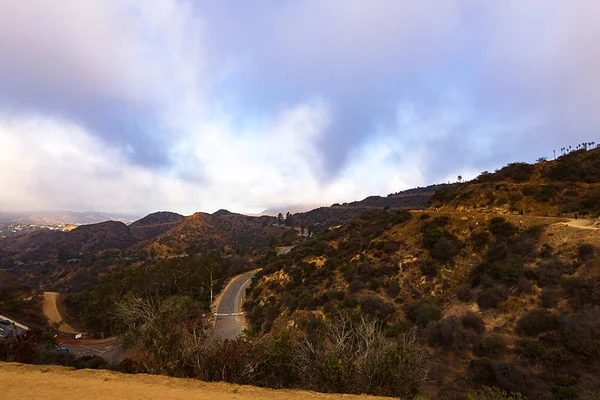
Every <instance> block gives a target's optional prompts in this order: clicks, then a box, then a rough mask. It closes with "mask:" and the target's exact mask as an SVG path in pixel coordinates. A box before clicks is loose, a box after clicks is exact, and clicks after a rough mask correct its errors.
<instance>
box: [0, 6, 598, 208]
mask: <svg viewBox="0 0 600 400" xmlns="http://www.w3.org/2000/svg"><path fill="white" fill-rule="evenodd" d="M599 12H600V7H599V6H598V3H597V1H595V0H589V1H586V0H569V1H563V0H540V1H534V0H531V1H523V0H514V1H511V0H507V1H502V2H492V1H481V2H477V1H471V0H464V1H459V0H456V1H454V0H447V1H434V0H431V1H418V2H417V1H413V0H389V1H387V0H376V1H365V0H295V1H292V0H285V1H284V0H273V1H261V0H253V1H236V2H232V1H186V0H86V1H81V0H0V188H1V195H0V210H3V211H17V210H34V209H37V210H44V209H67V210H73V211H84V210H95V211H121V212H135V213H139V214H143V213H145V212H150V211H156V210H171V211H177V212H180V213H185V214H189V213H192V212H194V211H208V212H212V211H215V210H217V209H219V208H227V209H229V210H232V211H238V212H247V213H255V212H260V211H262V210H263V209H265V208H268V207H276V206H281V205H291V204H331V203H334V202H344V201H352V200H356V199H361V198H364V197H366V196H368V195H373V194H380V195H386V194H388V193H390V192H396V191H399V190H401V189H407V188H410V187H415V186H419V185H426V184H431V183H436V182H444V181H448V180H453V181H454V180H455V179H456V176H457V175H459V174H461V175H462V176H464V177H468V178H470V177H474V176H476V175H477V174H478V172H480V171H482V170H494V169H496V168H498V167H500V166H502V165H504V164H506V163H508V162H512V161H533V160H535V159H537V158H538V157H542V156H546V157H551V156H552V150H553V149H559V148H560V147H562V146H564V145H569V144H576V143H579V142H581V141H592V140H596V141H598V132H599V131H600V113H599V112H598V111H597V108H598V105H599V104H600V24H598V23H597V16H598V13H599Z"/></svg>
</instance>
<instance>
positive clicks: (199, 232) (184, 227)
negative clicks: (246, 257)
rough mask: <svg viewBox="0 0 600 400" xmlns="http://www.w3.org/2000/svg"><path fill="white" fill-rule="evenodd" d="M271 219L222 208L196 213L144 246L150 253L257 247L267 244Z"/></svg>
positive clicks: (165, 253)
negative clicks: (224, 247)
mask: <svg viewBox="0 0 600 400" xmlns="http://www.w3.org/2000/svg"><path fill="white" fill-rule="evenodd" d="M275 221H276V219H275V218H273V217H267V216H262V217H250V216H246V215H242V214H235V213H231V212H229V211H226V210H219V211H217V212H215V213H214V214H207V213H202V212H198V213H195V214H193V215H191V216H189V217H185V219H183V221H181V223H179V224H177V225H176V226H174V227H173V228H172V229H170V230H169V231H167V232H165V233H163V234H161V235H159V236H158V237H157V238H156V239H154V240H153V241H152V242H151V243H150V244H148V245H147V247H146V248H147V249H148V252H149V254H150V255H151V256H152V255H156V256H168V255H178V254H182V253H186V252H188V251H189V252H192V253H193V252H198V251H201V250H203V249H208V250H210V249H215V248H218V247H223V246H226V247H230V248H244V249H248V248H252V249H254V250H258V249H260V248H261V247H262V248H264V247H266V245H267V244H268V242H269V235H268V234H267V229H266V228H267V227H268V226H269V225H270V224H272V223H274V222H275Z"/></svg>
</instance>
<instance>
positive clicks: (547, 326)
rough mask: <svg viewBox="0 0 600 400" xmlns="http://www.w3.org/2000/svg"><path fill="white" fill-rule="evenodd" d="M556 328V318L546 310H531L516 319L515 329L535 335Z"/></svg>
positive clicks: (528, 334)
mask: <svg viewBox="0 0 600 400" xmlns="http://www.w3.org/2000/svg"><path fill="white" fill-rule="evenodd" d="M557 328H558V319H557V318H556V316H555V315H552V314H551V313H550V312H548V311H546V310H533V311H530V312H528V313H527V314H525V315H523V316H522V317H521V319H519V321H517V331H518V332H519V333H521V334H523V335H526V336H537V335H539V334H540V333H543V332H548V331H551V330H555V329H557Z"/></svg>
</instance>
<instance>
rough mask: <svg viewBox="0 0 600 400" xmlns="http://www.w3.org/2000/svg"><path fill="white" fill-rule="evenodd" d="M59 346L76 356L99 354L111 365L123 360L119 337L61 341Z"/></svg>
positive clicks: (123, 351)
mask: <svg viewBox="0 0 600 400" xmlns="http://www.w3.org/2000/svg"><path fill="white" fill-rule="evenodd" d="M61 346H62V347H66V348H68V349H69V353H71V354H74V355H75V356H77V357H83V356H100V357H102V358H104V359H105V360H107V361H108V362H110V363H111V364H113V365H116V364H118V363H120V362H121V361H123V354H124V353H125V349H124V348H123V346H122V345H121V340H120V339H118V340H112V341H108V342H107V341H100V340H99V341H94V340H88V341H81V342H75V343H61Z"/></svg>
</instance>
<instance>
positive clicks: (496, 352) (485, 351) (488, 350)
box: [473, 336, 506, 357]
mask: <svg viewBox="0 0 600 400" xmlns="http://www.w3.org/2000/svg"><path fill="white" fill-rule="evenodd" d="M505 350H506V344H505V343H504V340H502V338H501V337H499V336H489V337H486V338H483V339H482V340H481V342H479V343H478V344H477V345H476V346H475V347H474V348H473V353H475V355H477V356H479V357H497V356H500V355H502V354H503V353H504V351H505Z"/></svg>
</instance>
